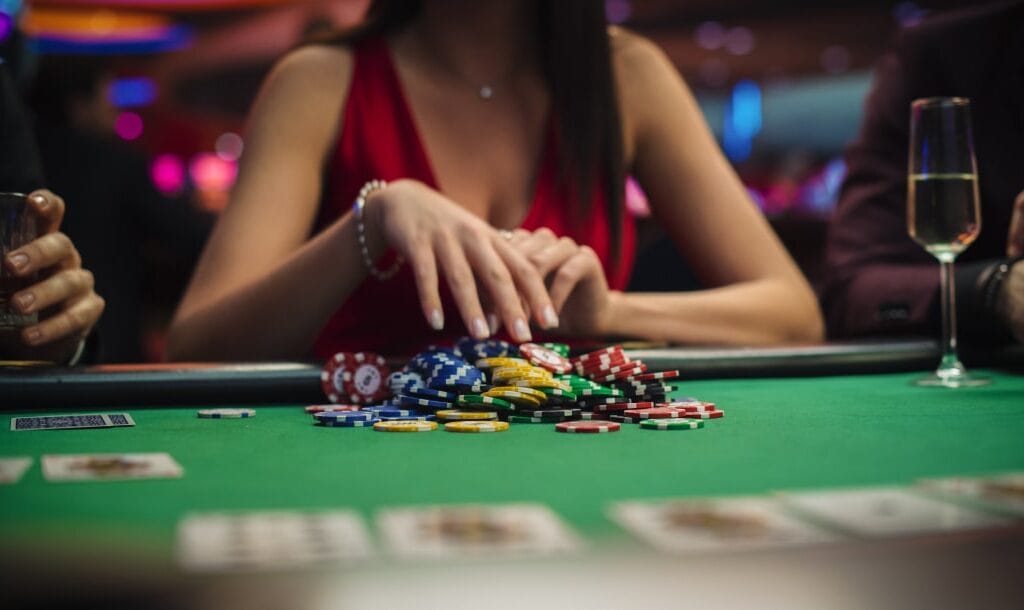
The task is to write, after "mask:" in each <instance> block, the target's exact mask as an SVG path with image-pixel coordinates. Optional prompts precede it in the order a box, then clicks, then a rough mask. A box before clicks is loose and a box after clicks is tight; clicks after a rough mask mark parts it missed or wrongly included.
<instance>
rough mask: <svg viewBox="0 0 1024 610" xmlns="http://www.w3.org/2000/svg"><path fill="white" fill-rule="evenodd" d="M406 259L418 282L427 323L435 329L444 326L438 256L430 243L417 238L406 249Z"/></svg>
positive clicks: (421, 305)
mask: <svg viewBox="0 0 1024 610" xmlns="http://www.w3.org/2000/svg"><path fill="white" fill-rule="evenodd" d="M405 259H406V261H408V263H409V267H410V268H411V269H412V275H413V279H414V280H415V282H416V291H417V293H418V294H419V297H420V307H421V308H422V309H423V317H424V318H426V320H427V324H429V325H430V327H431V328H433V329H434V330H441V329H442V328H444V310H443V309H442V308H441V295H440V293H439V292H438V284H437V258H436V257H435V256H434V250H433V248H431V246H430V243H429V242H427V241H424V240H419V239H417V240H415V241H413V242H411V243H410V244H409V247H408V248H407V249H406V251H405Z"/></svg>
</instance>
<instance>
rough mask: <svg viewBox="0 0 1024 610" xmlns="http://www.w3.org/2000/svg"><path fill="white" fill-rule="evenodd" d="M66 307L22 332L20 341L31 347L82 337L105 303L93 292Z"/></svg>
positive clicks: (101, 311)
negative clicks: (67, 338)
mask: <svg viewBox="0 0 1024 610" xmlns="http://www.w3.org/2000/svg"><path fill="white" fill-rule="evenodd" d="M66 303H67V306H66V307H65V308H64V309H63V310H62V311H60V312H59V313H57V314H56V315H53V316H50V317H49V318H46V319H45V320H42V321H41V322H39V324H36V325H34V326H29V327H27V328H25V329H23V330H22V333H21V336H22V340H23V341H24V342H25V343H26V344H28V345H31V346H38V345H45V344H47V343H53V342H54V341H58V340H60V339H64V338H65V337H84V336H85V335H86V334H88V332H89V330H90V329H91V328H92V327H93V325H94V324H96V321H97V320H99V319H100V315H101V314H102V313H103V308H104V307H105V306H106V303H105V302H104V301H103V299H102V298H101V297H100V296H99V295H97V294H96V293H94V292H89V293H88V294H86V295H85V296H84V297H82V298H80V299H76V300H72V301H67V302H66Z"/></svg>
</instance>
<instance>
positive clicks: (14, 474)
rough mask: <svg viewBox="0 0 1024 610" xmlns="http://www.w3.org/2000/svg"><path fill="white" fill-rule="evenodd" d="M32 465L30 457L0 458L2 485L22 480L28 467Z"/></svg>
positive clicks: (0, 483)
mask: <svg viewBox="0 0 1024 610" xmlns="http://www.w3.org/2000/svg"><path fill="white" fill-rule="evenodd" d="M31 465H32V458H30V457H7V458H0V485H11V484H14V483H17V482H18V481H19V480H21V475H23V474H25V471H26V470H28V467H29V466H31Z"/></svg>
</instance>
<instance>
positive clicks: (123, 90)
mask: <svg viewBox="0 0 1024 610" xmlns="http://www.w3.org/2000/svg"><path fill="white" fill-rule="evenodd" d="M156 96H157V86H156V83H155V82H153V79H151V78H143V77H140V78H119V79H117V80H115V81H114V82H113V83H111V84H110V88H109V89H108V90H107V99H109V100H110V103H111V104H113V105H114V106H115V107H117V108H138V107H141V106H148V105H150V104H152V103H153V101H154V100H156Z"/></svg>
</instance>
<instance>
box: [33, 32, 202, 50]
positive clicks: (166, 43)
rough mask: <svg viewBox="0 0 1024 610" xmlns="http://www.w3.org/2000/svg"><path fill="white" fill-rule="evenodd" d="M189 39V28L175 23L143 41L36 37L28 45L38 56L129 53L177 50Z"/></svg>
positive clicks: (190, 36)
mask: <svg viewBox="0 0 1024 610" xmlns="http://www.w3.org/2000/svg"><path fill="white" fill-rule="evenodd" d="M192 38H193V36H192V30H190V29H189V28H187V27H185V26H174V27H172V28H168V29H167V32H166V33H164V34H161V36H160V37H159V38H150V39H145V40H130V39H129V40H83V39H79V38H66V37H58V36H38V37H36V38H33V39H32V40H31V45H32V50H33V51H34V52H36V53H39V54H41V55H45V54H54V55H63V54H71V55H73V54H86V55H132V54H145V53H160V52H166V51H177V50H179V49H182V48H184V47H186V46H188V45H189V44H190V43H191V42H192Z"/></svg>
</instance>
